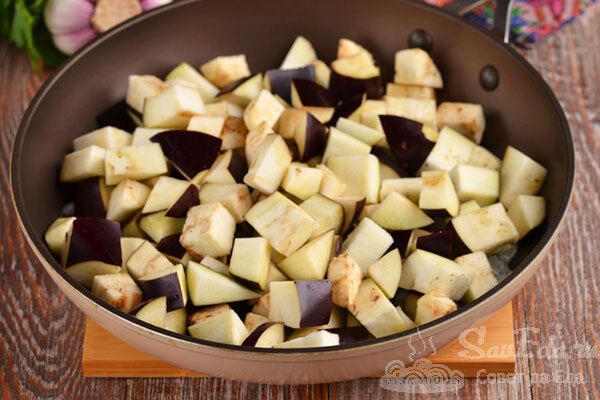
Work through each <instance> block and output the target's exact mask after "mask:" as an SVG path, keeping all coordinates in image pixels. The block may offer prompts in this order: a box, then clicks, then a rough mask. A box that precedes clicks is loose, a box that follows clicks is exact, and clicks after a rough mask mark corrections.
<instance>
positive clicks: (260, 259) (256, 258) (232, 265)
mask: <svg viewBox="0 0 600 400" xmlns="http://www.w3.org/2000/svg"><path fill="white" fill-rule="evenodd" d="M270 260H271V246H269V242H268V241H267V240H266V239H265V238H261V237H256V238H237V239H235V240H234V243H233V250H232V253H231V260H230V261H229V273H230V274H231V275H232V276H233V277H234V278H236V279H238V280H239V281H240V282H242V283H243V284H245V285H246V286H248V287H251V288H253V289H256V290H263V291H264V290H266V289H267V277H268V273H269V263H270Z"/></svg>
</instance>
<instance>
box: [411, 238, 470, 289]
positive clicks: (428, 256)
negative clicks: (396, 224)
mask: <svg viewBox="0 0 600 400" xmlns="http://www.w3.org/2000/svg"><path fill="white" fill-rule="evenodd" d="M469 283H470V282H469V275H468V274H467V272H466V271H465V269H464V268H462V267H461V266H460V265H458V264H457V263H455V262H454V261H452V260H449V259H447V258H444V257H441V256H438V255H437V254H433V253H430V252H428V251H424V250H420V249H417V250H415V251H414V252H413V253H412V254H411V255H410V256H408V258H407V259H406V260H405V261H404V264H403V266H402V275H401V277H400V287H401V288H403V289H407V290H416V291H418V292H420V293H429V292H430V291H431V290H433V289H434V288H436V287H439V288H440V289H441V290H443V291H444V293H446V294H447V295H448V296H449V297H450V298H451V299H453V300H460V299H461V298H462V297H463V295H464V294H465V292H466V291H467V289H468V288H469Z"/></svg>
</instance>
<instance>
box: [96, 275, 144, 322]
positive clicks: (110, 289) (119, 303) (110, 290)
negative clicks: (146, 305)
mask: <svg viewBox="0 0 600 400" xmlns="http://www.w3.org/2000/svg"><path fill="white" fill-rule="evenodd" d="M92 293H93V294H94V295H96V296H97V297H98V298H100V299H101V300H103V301H104V302H105V303H107V304H108V305H110V306H112V307H114V308H116V309H118V310H121V311H123V312H125V313H129V312H131V311H132V310H133V309H135V308H136V307H137V306H138V305H139V304H140V302H141V301H142V291H141V290H140V288H139V287H138V286H137V285H136V284H135V282H134V281H133V279H131V276H129V274H122V273H117V274H107V275H96V276H95V277H94V280H93V283H92Z"/></svg>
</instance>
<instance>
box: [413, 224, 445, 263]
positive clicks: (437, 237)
mask: <svg viewBox="0 0 600 400" xmlns="http://www.w3.org/2000/svg"><path fill="white" fill-rule="evenodd" d="M416 248H417V249H421V250H425V251H428V252H430V253H434V254H437V255H439V256H442V257H446V258H450V257H452V231H451V230H449V231H442V232H434V233H430V234H429V235H424V236H420V237H418V238H417V243H416Z"/></svg>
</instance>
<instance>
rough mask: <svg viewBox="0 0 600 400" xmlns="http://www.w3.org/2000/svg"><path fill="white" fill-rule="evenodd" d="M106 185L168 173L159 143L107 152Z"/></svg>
mask: <svg viewBox="0 0 600 400" xmlns="http://www.w3.org/2000/svg"><path fill="white" fill-rule="evenodd" d="M104 170H105V173H106V184H107V185H116V184H118V183H120V182H121V181H124V180H125V179H135V180H142V179H148V178H152V177H154V176H158V175H162V174H165V173H167V162H166V160H165V156H164V154H163V152H162V149H161V148H160V145H159V144H158V143H152V144H146V145H142V146H126V147H120V148H118V149H111V150H107V151H106V158H105V162H104Z"/></svg>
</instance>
